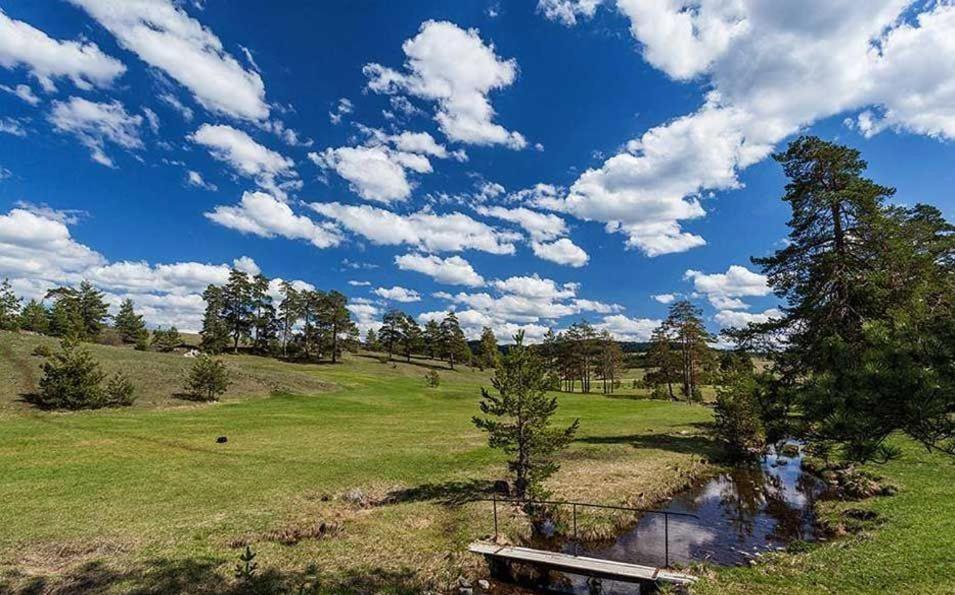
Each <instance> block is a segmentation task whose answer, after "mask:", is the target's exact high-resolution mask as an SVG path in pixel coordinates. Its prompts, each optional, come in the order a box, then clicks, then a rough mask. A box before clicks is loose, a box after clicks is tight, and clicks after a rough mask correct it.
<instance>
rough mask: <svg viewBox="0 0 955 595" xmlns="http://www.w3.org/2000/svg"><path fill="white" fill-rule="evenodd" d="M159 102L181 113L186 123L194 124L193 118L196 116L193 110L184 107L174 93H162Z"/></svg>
mask: <svg viewBox="0 0 955 595" xmlns="http://www.w3.org/2000/svg"><path fill="white" fill-rule="evenodd" d="M159 100H160V101H162V102H163V103H165V104H166V105H168V106H169V107H171V108H172V109H174V110H176V111H177V112H179V113H180V114H181V115H182V119H183V120H185V121H186V122H192V118H193V116H194V114H193V112H192V108H190V107H187V106H186V105H184V104H183V103H182V102H181V101H179V98H178V97H176V96H175V95H173V94H172V93H160V95H159Z"/></svg>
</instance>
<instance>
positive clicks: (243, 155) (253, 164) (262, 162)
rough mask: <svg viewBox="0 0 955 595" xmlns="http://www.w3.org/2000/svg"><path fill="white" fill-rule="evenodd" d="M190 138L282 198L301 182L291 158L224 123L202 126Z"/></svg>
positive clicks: (240, 173) (216, 157)
mask: <svg viewBox="0 0 955 595" xmlns="http://www.w3.org/2000/svg"><path fill="white" fill-rule="evenodd" d="M188 138H189V140H191V141H192V142H194V143H196V144H198V145H202V146H204V147H206V148H207V149H208V150H209V154H210V155H212V157H213V158H215V159H217V160H218V161H221V162H223V163H227V164H228V165H229V166H231V167H232V169H233V170H235V172H236V173H238V174H239V175H241V176H244V177H247V178H252V179H254V180H255V181H256V183H257V184H258V185H259V186H261V187H262V188H264V189H266V190H268V191H270V192H272V193H273V194H276V195H278V196H280V197H282V198H284V197H285V191H286V190H287V189H289V188H296V187H297V185H298V183H299V182H298V180H296V178H297V176H298V174H297V173H296V172H295V170H294V169H293V166H294V162H293V161H292V160H291V159H289V158H288V157H285V156H283V155H281V154H279V153H277V152H275V151H273V150H271V149H269V148H267V147H265V146H263V145H261V144H259V143H257V142H256V141H255V140H253V139H252V137H250V136H249V135H248V134H246V133H245V132H244V131H242V130H239V129H237V128H233V127H232V126H228V125H225V124H216V125H212V124H203V125H202V126H200V127H199V129H198V130H196V131H195V132H194V133H192V134H191V135H189V137H188ZM283 180H284V181H283Z"/></svg>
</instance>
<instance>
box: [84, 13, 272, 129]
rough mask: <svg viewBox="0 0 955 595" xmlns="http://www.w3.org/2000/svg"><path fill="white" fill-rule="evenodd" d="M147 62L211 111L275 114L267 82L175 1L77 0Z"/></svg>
mask: <svg viewBox="0 0 955 595" xmlns="http://www.w3.org/2000/svg"><path fill="white" fill-rule="evenodd" d="M71 1H72V2H73V3H74V4H76V5H78V6H81V7H82V8H84V9H85V10H86V11H87V12H88V13H89V14H90V15H91V16H92V17H93V18H94V19H96V20H97V21H99V23H100V24H101V25H103V27H105V28H106V29H107V30H108V31H109V32H110V33H112V34H113V35H114V36H115V37H116V39H117V40H118V41H119V43H120V44H121V45H122V46H123V47H125V48H126V49H128V50H130V51H132V52H134V53H135V54H137V55H138V56H139V57H140V58H141V59H142V60H143V61H144V62H146V63H147V64H149V65H150V66H153V67H155V68H158V69H160V70H162V71H164V72H165V73H166V74H168V75H169V76H170V77H172V78H173V79H175V80H176V81H178V82H179V83H180V84H182V85H183V86H185V87H186V88H188V89H189V90H190V91H191V92H192V93H193V95H194V96H195V98H196V101H198V102H199V103H200V104H202V105H203V107H205V108H206V109H208V110H210V111H213V112H216V113H219V114H224V115H227V116H232V117H234V118H240V119H244V120H251V121H262V120H265V119H267V118H268V116H269V105H268V103H266V100H265V84H264V83H263V82H262V77H260V76H259V73H258V72H256V71H255V70H246V69H244V68H243V67H242V65H241V64H239V62H238V61H237V60H236V59H235V58H233V57H232V56H231V55H230V54H229V53H227V52H226V51H225V50H224V49H223V46H222V42H221V41H220V40H219V38H218V37H216V35H215V34H214V33H212V31H210V30H209V29H207V28H205V27H203V26H202V24H201V23H199V21H197V20H195V19H193V18H191V17H190V16H189V15H188V14H186V11H185V10H184V9H183V8H182V7H181V6H177V5H176V4H173V3H172V2H170V1H169V0H122V1H117V0H71Z"/></svg>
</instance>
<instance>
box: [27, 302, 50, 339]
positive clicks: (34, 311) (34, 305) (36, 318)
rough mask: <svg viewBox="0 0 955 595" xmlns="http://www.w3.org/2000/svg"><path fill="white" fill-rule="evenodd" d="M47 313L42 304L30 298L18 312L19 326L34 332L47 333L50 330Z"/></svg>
mask: <svg viewBox="0 0 955 595" xmlns="http://www.w3.org/2000/svg"><path fill="white" fill-rule="evenodd" d="M48 316H49V314H48V313H47V311H46V308H44V307H43V304H41V303H40V302H38V301H36V300H30V301H29V302H27V305H26V306H24V307H23V310H22V311H21V312H20V328H21V329H23V330H25V331H31V332H34V333H40V334H43V335H45V334H48V333H49V332H50V321H49V318H48Z"/></svg>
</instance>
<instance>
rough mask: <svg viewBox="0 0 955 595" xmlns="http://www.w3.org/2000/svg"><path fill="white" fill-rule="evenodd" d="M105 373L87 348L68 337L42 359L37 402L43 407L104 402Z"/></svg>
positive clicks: (89, 406) (85, 406) (92, 405)
mask: <svg viewBox="0 0 955 595" xmlns="http://www.w3.org/2000/svg"><path fill="white" fill-rule="evenodd" d="M105 377H106V375H105V374H104V373H103V371H102V370H100V367H99V364H98V363H97V362H96V360H94V359H93V356H92V355H91V354H90V352H89V351H87V350H86V349H84V348H82V347H80V346H79V344H78V343H77V341H76V339H73V338H67V339H64V340H63V342H62V343H61V344H60V351H58V352H57V353H55V354H54V355H53V356H52V357H50V358H47V360H46V362H44V363H43V377H42V378H40V392H39V394H38V395H37V396H36V404H37V405H38V406H40V407H42V408H44V409H74V410H75V409H95V408H98V407H102V406H103V405H104V394H103V389H102V386H101V384H102V382H103V379H104V378H105Z"/></svg>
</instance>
